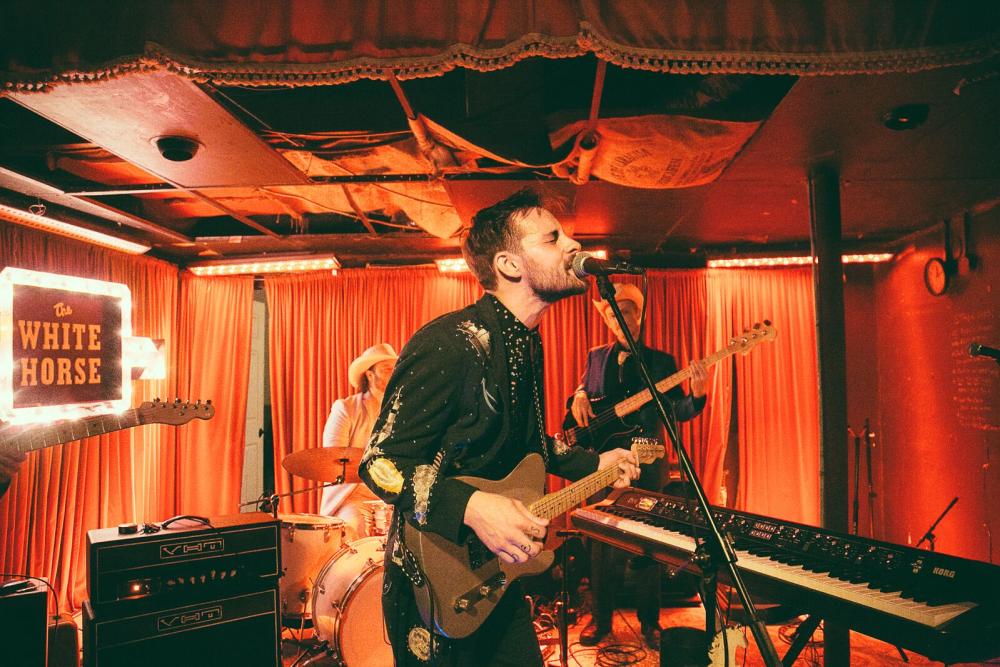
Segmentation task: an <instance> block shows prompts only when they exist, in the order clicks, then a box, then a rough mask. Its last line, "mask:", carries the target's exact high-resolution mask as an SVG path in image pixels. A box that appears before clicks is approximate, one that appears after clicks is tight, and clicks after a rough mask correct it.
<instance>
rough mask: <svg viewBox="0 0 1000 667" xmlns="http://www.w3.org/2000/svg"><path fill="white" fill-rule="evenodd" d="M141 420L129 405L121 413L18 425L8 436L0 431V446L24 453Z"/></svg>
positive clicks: (131, 425) (125, 426) (130, 426)
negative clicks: (44, 424)
mask: <svg viewBox="0 0 1000 667" xmlns="http://www.w3.org/2000/svg"><path fill="white" fill-rule="evenodd" d="M141 423H143V422H142V421H141V419H140V416H139V412H138V411H137V410H136V409H135V408H132V409H129V410H126V411H125V412H123V413H121V414H113V415H96V416H93V417H84V418H82V419H77V420H73V421H63V422H56V423H54V424H49V425H46V426H27V427H20V428H18V430H17V432H16V433H14V434H12V435H11V436H9V437H5V436H4V434H3V433H2V432H0V449H5V450H8V451H11V450H12V451H17V452H21V453H28V452H32V451H35V450H36V449H44V448H45V447H52V446H53V445H60V444H62V443H64V442H72V441H73V440H80V439H81V438H89V437H91V436H95V435H103V434H105V433H111V432H112V431H120V430H122V429H126V428H132V427H133V426H138V425H139V424H141Z"/></svg>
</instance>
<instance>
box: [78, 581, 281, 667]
mask: <svg viewBox="0 0 1000 667" xmlns="http://www.w3.org/2000/svg"><path fill="white" fill-rule="evenodd" d="M83 632H84V641H83V664H84V667H136V666H137V665H140V666H141V667H175V666H176V665H184V666H185V667H218V665H240V667H276V666H277V665H280V628H279V625H278V591H277V588H270V589H267V590H263V591H257V592H254V593H246V594H242V595H234V596H232V597H227V598H222V599H218V600H210V601H205V602H200V603H197V604H189V605H184V606H179V607H174V608H170V609H160V610H157V611H148V612H146V613H138V614H134V615H115V617H114V618H104V619H102V618H101V617H100V614H98V615H97V616H95V614H94V609H93V607H91V605H90V603H89V601H88V602H84V611H83Z"/></svg>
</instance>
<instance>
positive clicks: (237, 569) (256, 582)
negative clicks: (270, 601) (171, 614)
mask: <svg viewBox="0 0 1000 667" xmlns="http://www.w3.org/2000/svg"><path fill="white" fill-rule="evenodd" d="M280 535H281V524H280V522H279V521H278V520H276V519H274V518H272V517H271V516H270V515H267V514H263V513H260V512H251V513H245V514H236V515H231V516H223V517H216V518H213V519H211V522H210V525H196V526H190V525H188V526H186V527H184V528H168V529H163V530H160V531H159V532H155V533H143V532H138V533H133V534H124V535H123V534H120V533H119V530H118V529H117V528H102V529H98V530H91V531H88V532H87V593H88V594H89V595H90V604H91V606H92V608H93V611H94V612H95V613H96V614H97V615H98V617H99V618H102V619H107V618H110V617H121V616H124V615H134V614H139V613H144V612H146V611H155V610H157V609H163V608H167V607H179V606H181V605H185V604H189V603H196V602H200V601H204V600H212V599H217V598H221V597H232V596H236V595H237V594H241V593H249V592H255V591H261V590H264V589H269V588H274V587H276V586H277V581H278V577H280V576H281V553H280V545H281V539H280Z"/></svg>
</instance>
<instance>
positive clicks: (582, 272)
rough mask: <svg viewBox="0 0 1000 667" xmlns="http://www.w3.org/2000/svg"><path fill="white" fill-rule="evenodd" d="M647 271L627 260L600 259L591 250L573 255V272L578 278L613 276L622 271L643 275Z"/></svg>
mask: <svg viewBox="0 0 1000 667" xmlns="http://www.w3.org/2000/svg"><path fill="white" fill-rule="evenodd" d="M645 272H646V269H644V268H642V267H641V266H632V265H631V264H629V263H627V262H609V261H608V260H606V259H598V258H596V257H594V256H593V255H591V254H590V253H589V252H582V251H581V252H578V253H576V254H575V255H573V273H575V274H576V277H577V278H586V277H587V276H613V275H615V274H620V273H627V274H630V275H641V274H643V273H645Z"/></svg>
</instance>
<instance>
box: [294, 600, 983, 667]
mask: <svg viewBox="0 0 1000 667" xmlns="http://www.w3.org/2000/svg"><path fill="white" fill-rule="evenodd" d="M587 620H588V617H587V616H582V617H581V618H580V620H579V622H578V623H576V624H575V625H571V626H570V628H569V641H570V645H569V660H568V664H569V665H570V667H603V666H604V665H636V666H637V667H659V665H660V653H659V651H657V650H653V649H650V648H648V647H647V646H646V645H645V643H644V642H643V640H642V636H641V635H640V633H639V622H638V619H637V618H636V616H635V611H634V610H631V609H622V610H620V611H618V612H616V613H615V616H614V628H613V632H612V635H613V636H611V637H609V638H607V639H606V640H605V641H604V642H602V643H601V644H599V645H598V646H592V647H588V646H581V645H580V643H579V636H580V632H581V631H582V630H583V628H584V627H585V626H586V621H587ZM796 622H797V619H794V618H793V619H792V620H790V621H788V622H785V623H776V624H773V625H768V626H767V628H768V633H769V634H770V636H771V641H772V642H774V646H775V648H776V649H777V651H778V655H780V656H783V655H784V654H785V652H786V651H787V650H788V646H789V641H790V638H791V635H792V633H793V632H794V630H795V627H794V624H795V623H796ZM660 625H661V626H662V627H663V628H677V627H689V628H701V629H703V628H704V625H705V613H704V609H703V608H702V607H701V606H692V607H671V608H664V609H662V610H661V611H660ZM285 634H286V639H285V640H284V642H283V645H282V653H283V655H284V667H289V666H290V665H292V664H294V663H295V661H296V659H298V658H299V657H300V653H301V651H300V649H299V646H298V645H297V644H296V642H295V641H294V639H293V638H292V636H291V634H290V633H289V632H288V631H286V633H285ZM307 634H308V631H307ZM744 634H745V636H746V642H747V643H748V644H749V648H748V649H746V650H744V649H742V648H739V649H737V651H736V661H735V665H739V666H741V667H744V666H745V667H758V666H762V665H763V664H764V662H763V661H762V660H761V657H760V653H759V652H758V651H757V648H756V646H755V645H754V641H753V636H752V635H751V634H750V631H749V630H746V631H745V633H744ZM539 637H540V640H541V641H542V643H543V646H542V653H543V656H544V657H545V663H546V665H554V666H558V665H560V659H559V658H560V656H559V644H558V636H557V634H556V633H555V631H552V630H541V631H540V632H539ZM549 639H552V640H554V643H552V644H546V643H545V642H546V640H549ZM817 640H818V641H817ZM906 657H907V658H908V660H909V663H907V662H905V661H904V660H903V658H902V657H901V656H900V655H899V653H898V652H897V651H896V648H895V647H893V646H892V645H891V644H886V643H885V642H881V641H878V640H877V639H872V638H871V637H868V636H865V635H862V634H858V633H856V632H852V633H851V665H852V666H858V665H860V666H871V667H875V666H880V665H906V664H909V665H941V664H942V663H940V662H934V661H932V660H928V659H927V658H925V657H923V656H921V655H918V654H916V653H911V652H909V651H907V652H906ZM303 662H305V658H303V659H302V660H301V661H300V662H299V664H300V665H301V664H302V663H303ZM308 664H309V665H310V666H311V667H331V666H332V665H334V662H333V661H332V660H327V659H319V660H316V659H314V660H313V661H311V662H309V663H308ZM795 664H796V665H803V666H805V665H822V664H823V646H822V627H821V628H820V629H819V630H817V631H816V633H815V634H814V635H813V642H812V643H811V644H810V645H809V646H807V647H806V648H805V649H804V650H803V651H802V653H801V654H800V655H799V658H798V660H796V662H795ZM960 664H964V665H1000V660H993V661H990V662H988V663H960ZM348 667H350V666H348Z"/></svg>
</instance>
